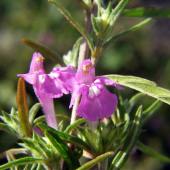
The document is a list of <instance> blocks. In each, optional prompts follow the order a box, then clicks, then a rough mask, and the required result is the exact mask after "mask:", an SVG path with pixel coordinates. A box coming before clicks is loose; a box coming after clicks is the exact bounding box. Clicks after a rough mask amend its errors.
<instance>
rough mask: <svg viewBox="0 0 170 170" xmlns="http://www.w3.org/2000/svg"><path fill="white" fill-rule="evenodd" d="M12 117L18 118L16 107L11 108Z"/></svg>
mask: <svg viewBox="0 0 170 170" xmlns="http://www.w3.org/2000/svg"><path fill="white" fill-rule="evenodd" d="M10 114H11V116H16V114H17V113H16V110H15V108H14V107H12V108H11V112H10Z"/></svg>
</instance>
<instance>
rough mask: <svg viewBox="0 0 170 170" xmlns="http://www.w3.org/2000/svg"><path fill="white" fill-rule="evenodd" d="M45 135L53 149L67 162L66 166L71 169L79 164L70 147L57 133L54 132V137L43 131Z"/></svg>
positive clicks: (73, 169)
mask: <svg viewBox="0 0 170 170" xmlns="http://www.w3.org/2000/svg"><path fill="white" fill-rule="evenodd" d="M44 133H45V136H46V137H47V138H48V140H49V141H50V142H51V144H52V145H53V146H54V147H55V149H56V150H57V151H58V152H59V154H60V156H61V157H62V158H63V159H64V160H65V161H66V162H67V164H68V166H69V167H70V169H71V170H75V169H76V168H78V167H79V166H80V163H79V161H78V159H77V158H76V156H75V155H74V154H73V152H72V151H71V150H70V148H69V147H68V146H67V144H66V143H64V142H63V141H62V140H61V139H60V138H59V137H58V135H57V134H55V138H53V137H52V136H51V135H50V134H49V133H48V132H47V131H45V132H44Z"/></svg>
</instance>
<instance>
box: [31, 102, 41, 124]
mask: <svg viewBox="0 0 170 170" xmlns="http://www.w3.org/2000/svg"><path fill="white" fill-rule="evenodd" d="M40 107H41V104H40V103H36V104H34V106H32V108H31V109H30V111H29V122H30V124H32V122H33V120H34V118H35V116H36V115H37V112H38V111H39V109H40Z"/></svg>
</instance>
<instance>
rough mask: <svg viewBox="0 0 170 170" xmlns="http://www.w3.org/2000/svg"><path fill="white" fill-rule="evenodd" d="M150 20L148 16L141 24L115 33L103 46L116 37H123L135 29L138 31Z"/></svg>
mask: <svg viewBox="0 0 170 170" xmlns="http://www.w3.org/2000/svg"><path fill="white" fill-rule="evenodd" d="M149 21H151V18H148V19H146V20H144V21H142V22H140V23H139V24H137V25H135V26H133V27H131V28H129V29H127V30H125V31H122V32H120V33H118V34H116V35H113V36H111V37H109V38H108V39H107V40H106V41H105V42H104V43H103V44H104V45H103V48H104V49H105V48H106V47H107V46H108V45H109V44H110V43H111V42H112V41H113V40H115V39H118V38H121V37H123V36H125V35H128V34H129V33H131V32H133V31H136V30H138V29H139V28H141V27H143V26H144V25H145V24H147V23H148V22H149Z"/></svg>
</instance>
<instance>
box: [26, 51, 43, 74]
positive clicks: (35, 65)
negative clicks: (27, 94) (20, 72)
mask: <svg viewBox="0 0 170 170" xmlns="http://www.w3.org/2000/svg"><path fill="white" fill-rule="evenodd" d="M43 60H44V58H43V57H42V55H41V54H40V53H36V52H35V53H34V54H33V57H32V60H31V64H30V70H29V73H34V72H36V71H39V70H42V74H45V71H44V67H43Z"/></svg>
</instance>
